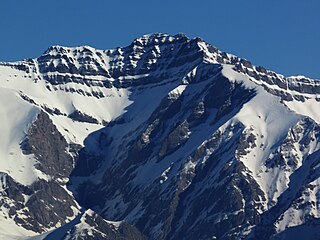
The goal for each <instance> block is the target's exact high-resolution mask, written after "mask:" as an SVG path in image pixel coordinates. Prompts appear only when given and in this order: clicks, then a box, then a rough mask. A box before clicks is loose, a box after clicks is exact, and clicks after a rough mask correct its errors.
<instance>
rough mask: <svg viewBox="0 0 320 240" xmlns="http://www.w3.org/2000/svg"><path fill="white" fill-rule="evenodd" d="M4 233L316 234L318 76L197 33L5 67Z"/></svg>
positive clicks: (1, 140)
mask: <svg viewBox="0 0 320 240" xmlns="http://www.w3.org/2000/svg"><path fill="white" fill-rule="evenodd" d="M0 98H1V101H0V119H1V124H0V132H1V135H0V238H1V239H65V240H67V239H74V240H76V239H136V240H141V239H151V240H153V239H157V240H158V239H159V240H161V239H163V240H175V239H190V240H193V239H201V240H202V239H203V240H205V239H228V240H229V239H266V240H267V239H302V238H304V239H306V238H307V239H314V240H316V239H320V234H319V227H320V220H319V218H320V188H319V183H320V179H319V177H320V151H319V149H320V125H319V124H320V113H319V108H320V81H317V80H313V79H309V78H306V77H302V76H298V77H285V76H283V75H281V74H277V73H275V72H273V71H270V70H267V69H265V68H264V67H261V66H254V65H253V64H252V63H251V62H250V61H248V60H246V59H242V58H239V57H236V56H234V55H232V54H228V53H225V52H222V51H220V50H218V49H217V48H215V47H214V46H212V45H210V44H208V43H206V42H205V41H204V40H202V39H200V38H194V39H189V38H188V37H186V36H185V35H183V34H178V35H174V36H173V35H168V34H151V35H145V36H142V37H141V38H137V39H135V40H134V41H133V42H132V43H131V44H130V45H129V46H127V47H122V48H116V49H112V50H97V49H94V48H92V47H89V46H83V47H75V48H69V47H62V46H52V47H50V48H48V49H47V50H46V51H45V52H44V53H43V54H42V55H41V56H40V57H39V58H37V59H26V60H23V61H20V62H14V63H4V62H2V63H0Z"/></svg>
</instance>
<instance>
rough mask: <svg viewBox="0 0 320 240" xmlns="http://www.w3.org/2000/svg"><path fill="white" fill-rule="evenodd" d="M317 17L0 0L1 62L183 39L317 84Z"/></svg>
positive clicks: (266, 5)
mask: <svg viewBox="0 0 320 240" xmlns="http://www.w3.org/2000/svg"><path fill="white" fill-rule="evenodd" d="M319 12H320V1H319V0H305V1H302V0H300V1H298V0H280V1H279V0H269V1H262V0H242V1H240V0H197V1H195V0H171V1H169V0H161V1H152V0H136V1H133V0H125V1H124V0H113V1H109V0H93V1H89V0H54V1H53V0H51V1H50V0H31V1H26V0H10V1H8V0H0V29H1V33H0V61H15V60H20V59H23V58H27V57H31V58H35V57H37V56H39V55H40V54H41V53H42V52H44V51H45V49H47V47H48V46H50V45H65V46H79V45H90V46H93V47H95V48H99V49H109V48H114V47H117V46H126V45H128V44H130V42H131V41H132V40H133V39H134V38H136V37H139V36H141V35H143V34H146V33H153V32H165V33H171V34H175V33H179V32H183V33H185V34H187V35H188V36H189V37H196V36H199V37H202V38H203V39H205V40H206V41H207V42H209V43H211V44H213V45H215V46H217V47H218V48H219V49H221V50H223V51H226V52H230V53H233V54H235V55H238V56H240V57H244V58H247V59H249V60H250V61H252V62H253V63H254V64H256V65H262V66H265V67H267V68H269V69H272V70H275V71H277V72H279V73H282V74H284V75H298V74H301V75H306V76H309V77H313V78H317V79H320V59H319V57H320V46H319V43H320V14H319Z"/></svg>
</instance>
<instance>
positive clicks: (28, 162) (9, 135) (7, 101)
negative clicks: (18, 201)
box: [0, 88, 39, 185]
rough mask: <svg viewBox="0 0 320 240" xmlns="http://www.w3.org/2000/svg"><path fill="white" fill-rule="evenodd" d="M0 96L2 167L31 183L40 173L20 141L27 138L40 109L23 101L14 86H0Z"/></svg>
mask: <svg viewBox="0 0 320 240" xmlns="http://www.w3.org/2000/svg"><path fill="white" fill-rule="evenodd" d="M0 96H1V101H0V119H1V124H0V132H1V135H0V159H1V161H0V171H1V172H5V173H8V174H9V175H11V176H12V177H13V178H14V179H16V180H17V181H18V182H21V183H23V184H26V185H29V184H31V183H32V182H33V181H34V180H35V179H36V178H37V175H38V174H37V172H36V170H35V168H34V164H35V160H34V158H33V157H32V156H27V155H24V154H23V153H22V150H21V148H20V145H19V143H21V142H22V141H23V140H24V137H25V136H26V132H27V129H28V127H29V126H30V124H31V123H32V122H33V121H34V120H35V118H36V116H37V114H38V112H39V109H38V108H36V107H34V106H31V105H30V104H28V103H26V102H25V101H23V100H22V99H21V98H20V97H19V95H18V94H17V93H16V92H14V91H12V90H8V89H3V88H0Z"/></svg>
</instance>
